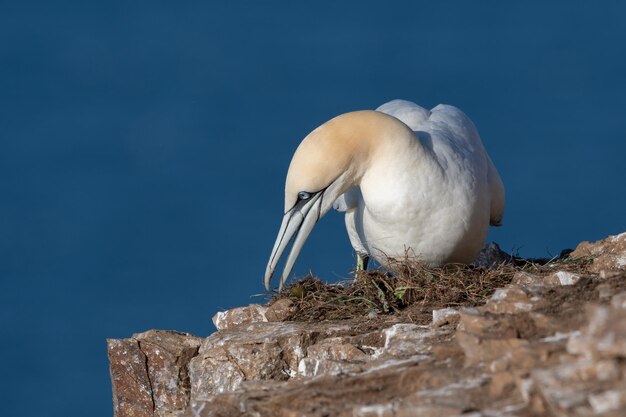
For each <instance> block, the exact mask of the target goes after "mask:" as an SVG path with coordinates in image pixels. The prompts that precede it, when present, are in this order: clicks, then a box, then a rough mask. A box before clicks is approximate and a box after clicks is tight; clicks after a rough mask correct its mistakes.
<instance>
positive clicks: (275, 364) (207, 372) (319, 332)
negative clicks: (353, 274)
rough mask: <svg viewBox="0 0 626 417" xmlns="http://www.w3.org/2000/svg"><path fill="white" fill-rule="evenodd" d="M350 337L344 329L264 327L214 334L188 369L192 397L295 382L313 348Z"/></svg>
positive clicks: (289, 325) (250, 326)
mask: <svg viewBox="0 0 626 417" xmlns="http://www.w3.org/2000/svg"><path fill="white" fill-rule="evenodd" d="M349 331H350V327H349V326H347V325H345V324H344V325H339V324H338V325H328V324H317V325H316V324H311V323H272V322H266V323H252V324H248V325H240V326H236V327H233V328H230V329H226V330H222V331H219V332H217V333H213V334H212V335H211V336H209V337H208V338H206V339H205V340H204V342H203V343H202V346H201V347H200V350H199V354H198V355H197V356H196V357H195V358H193V359H192V360H191V363H190V364H189V375H190V380H191V391H192V397H193V398H194V399H197V400H207V399H210V398H211V397H212V396H214V395H216V394H219V393H224V392H230V391H234V390H235V389H237V388H238V387H239V386H240V385H241V383H242V382H243V381H249V380H269V379H273V380H279V381H280V380H286V379H288V378H291V377H294V376H296V375H297V370H298V364H299V362H300V360H301V359H302V358H303V357H304V356H305V353H306V352H307V348H308V347H309V346H311V345H313V344H314V343H316V342H317V341H318V340H321V339H324V338H327V337H333V336H336V335H337V334H342V333H344V334H345V333H349Z"/></svg>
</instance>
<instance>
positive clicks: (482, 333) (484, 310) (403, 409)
mask: <svg viewBox="0 0 626 417" xmlns="http://www.w3.org/2000/svg"><path fill="white" fill-rule="evenodd" d="M620 236H621V235H620ZM618 237H619V236H618ZM611 253H613V252H611ZM600 256H602V254H600V255H598V257H600ZM517 261H519V260H518V259H514V260H513V263H515V262H517ZM520 264H521V262H520ZM550 268H551V269H550V271H554V270H556V271H557V272H553V273H550V274H549V275H547V276H540V275H539V274H537V275H535V274H530V273H528V272H525V271H524V270H519V271H517V273H515V275H514V276H513V277H512V278H513V280H512V283H511V284H510V285H508V286H506V287H505V288H501V289H499V290H497V291H496V292H495V293H494V294H493V295H492V296H491V298H489V299H488V300H487V302H486V304H485V305H482V306H476V305H474V304H473V303H474V302H475V301H474V300H471V301H470V300H468V302H467V303H464V302H463V301H460V302H459V304H453V306H454V308H440V309H435V310H433V309H432V307H428V309H425V308H422V309H421V310H420V305H419V304H414V305H413V306H411V308H409V309H407V310H404V311H400V312H398V313H390V314H377V315H373V316H368V315H367V314H365V315H364V316H362V317H354V318H353V319H351V320H346V321H330V320H321V321H317V322H307V323H302V322H295V321H286V320H289V319H290V317H292V316H293V315H294V314H293V313H294V312H295V311H296V308H298V305H296V304H297V302H296V303H294V302H292V301H290V300H288V299H279V300H277V301H275V302H274V303H273V304H272V305H270V306H267V307H266V306H254V305H253V306H248V307H244V308H239V309H233V310H230V311H227V312H222V313H221V314H219V315H216V319H215V320H216V325H217V326H218V327H219V328H220V330H218V331H217V332H215V333H214V334H212V335H210V336H209V337H207V338H205V339H203V340H201V339H198V338H195V337H193V336H191V335H187V334H180V333H175V332H160V331H149V332H145V333H141V334H137V335H134V336H133V337H132V338H130V339H123V340H115V339H111V340H109V341H108V348H109V358H110V360H111V378H112V383H113V393H114V407H115V416H116V417H120V416H122V417H126V416H141V417H144V416H146V417H209V416H211V417H218V416H219V417H228V416H242V417H243V416H249V415H253V416H259V417H264V416H272V417H274V416H276V417H283V416H284V417H299V416H304V415H305V416H317V417H320V416H339V417H354V416H395V417H408V416H415V415H420V416H457V415H467V416H474V417H479V416H522V415H525V416H526V415H527V416H531V415H554V416H580V417H582V416H591V415H602V416H603V417H609V416H610V417H617V416H621V415H626V292H622V291H623V290H624V289H625V288H626V284H625V282H626V271H621V272H620V271H619V270H613V271H608V272H607V271H605V270H600V272H597V273H593V272H592V273H587V272H586V270H585V273H584V276H583V277H582V278H581V275H580V274H574V273H571V272H568V271H559V270H558V269H557V268H553V266H552V265H551V266H550ZM524 269H526V268H524ZM510 271H511V270H510V269H509V268H507V269H506V270H505V271H504V272H503V274H506V275H503V276H500V277H497V279H501V280H502V281H503V282H504V281H506V280H508V279H510V278H511V276H510V275H509V274H510ZM544 271H545V269H544ZM542 274H543V272H542ZM577 281H578V283H577V284H576V285H572V284H574V283H576V282H577ZM468 285H472V283H468ZM357 298H358V295H357ZM344 301H345V300H338V302H344ZM350 301H351V300H348V302H350ZM418 303H419V301H418ZM455 303H456V302H455ZM424 305H427V304H426V303H425V304H424ZM431 305H432V304H431ZM444 306H445V305H444ZM430 312H432V321H431V320H430V317H429V314H428V313H430ZM412 321H415V322H412ZM429 322H430V323H429ZM426 324H428V325H426Z"/></svg>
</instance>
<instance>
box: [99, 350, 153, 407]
mask: <svg viewBox="0 0 626 417" xmlns="http://www.w3.org/2000/svg"><path fill="white" fill-rule="evenodd" d="M107 347H108V354H109V368H110V372H111V385H112V386H113V415H114V416H115V417H153V416H154V403H153V402H152V389H151V387H150V379H149V377H148V371H147V369H146V356H145V355H144V354H143V352H142V351H141V350H140V349H139V343H138V342H137V341H136V340H133V339H108V340H107Z"/></svg>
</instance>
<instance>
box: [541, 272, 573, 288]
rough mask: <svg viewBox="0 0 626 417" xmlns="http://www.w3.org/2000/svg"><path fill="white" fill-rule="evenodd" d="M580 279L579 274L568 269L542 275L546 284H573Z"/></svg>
mask: <svg viewBox="0 0 626 417" xmlns="http://www.w3.org/2000/svg"><path fill="white" fill-rule="evenodd" d="M579 279H580V274H575V273H573V272H568V271H557V272H555V273H553V274H550V275H548V276H546V277H544V283H545V284H547V285H574V284H576V283H577V282H578V280H579Z"/></svg>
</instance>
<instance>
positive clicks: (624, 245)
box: [571, 232, 626, 273]
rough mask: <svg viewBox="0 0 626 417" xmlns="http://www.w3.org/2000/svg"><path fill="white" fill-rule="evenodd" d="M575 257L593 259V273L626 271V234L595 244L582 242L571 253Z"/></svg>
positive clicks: (610, 237)
mask: <svg viewBox="0 0 626 417" xmlns="http://www.w3.org/2000/svg"><path fill="white" fill-rule="evenodd" d="M571 256H573V257H578V258H582V257H586V256H590V257H592V258H593V263H592V265H591V268H592V271H593V272H597V273H600V272H602V271H614V270H621V271H626V232H624V233H621V234H619V235H615V236H609V237H607V238H606V239H602V240H599V241H597V242H594V243H590V242H581V243H580V244H579V245H578V247H577V248H576V250H574V252H572V253H571Z"/></svg>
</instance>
